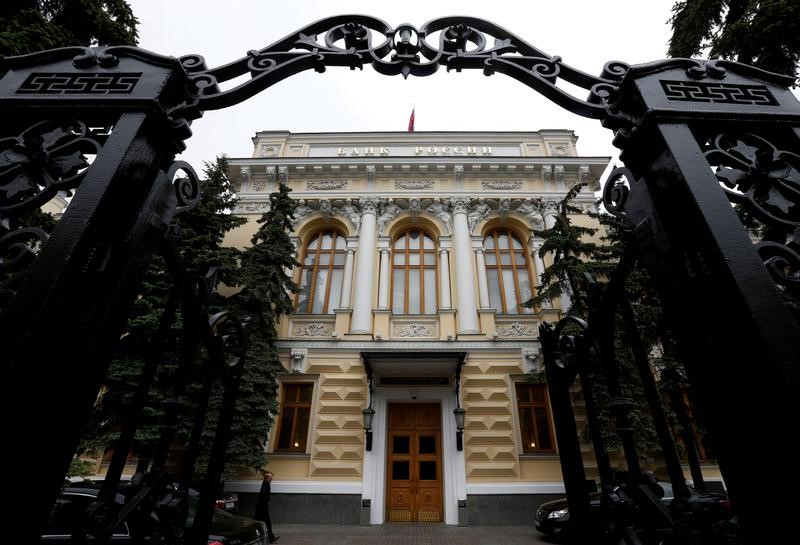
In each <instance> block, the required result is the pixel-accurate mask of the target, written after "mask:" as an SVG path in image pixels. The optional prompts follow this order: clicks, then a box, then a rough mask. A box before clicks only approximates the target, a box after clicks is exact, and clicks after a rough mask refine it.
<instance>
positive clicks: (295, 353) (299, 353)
mask: <svg viewBox="0 0 800 545" xmlns="http://www.w3.org/2000/svg"><path fill="white" fill-rule="evenodd" d="M307 357H308V348H292V352H291V360H289V366H290V369H289V371H291V372H292V373H302V372H304V371H305V364H306V358H307Z"/></svg>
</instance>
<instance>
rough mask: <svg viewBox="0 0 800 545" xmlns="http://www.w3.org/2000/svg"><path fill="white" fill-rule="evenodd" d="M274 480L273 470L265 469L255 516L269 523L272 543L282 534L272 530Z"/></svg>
mask: <svg viewBox="0 0 800 545" xmlns="http://www.w3.org/2000/svg"><path fill="white" fill-rule="evenodd" d="M271 482H272V472H271V471H264V480H263V481H261V490H259V491H258V499H257V500H256V514H255V516H254V517H253V518H255V519H256V520H260V521H262V522H264V523H265V524H266V525H267V537H269V542H270V543H275V542H276V541H278V540H279V539H280V537H281V536H276V535H275V533H274V532H273V531H272V520H270V517H269V499H270V495H271V494H272V490H271V488H270V483H271Z"/></svg>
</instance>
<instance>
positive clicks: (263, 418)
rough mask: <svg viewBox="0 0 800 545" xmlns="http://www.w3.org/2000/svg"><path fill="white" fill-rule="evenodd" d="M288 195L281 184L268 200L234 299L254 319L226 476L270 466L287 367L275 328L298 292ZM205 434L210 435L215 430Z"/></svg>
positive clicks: (244, 260)
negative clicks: (270, 436)
mask: <svg viewBox="0 0 800 545" xmlns="http://www.w3.org/2000/svg"><path fill="white" fill-rule="evenodd" d="M290 191H291V190H290V189H289V188H288V187H286V185H284V184H281V185H280V188H279V190H278V191H277V192H275V193H272V194H271V195H270V201H269V210H268V211H267V212H266V213H265V214H264V215H263V216H262V217H261V218H260V219H259V220H258V223H259V225H260V227H259V229H258V231H257V232H256V233H255V235H253V237H252V239H251V243H252V245H251V246H250V247H249V248H247V249H246V250H245V251H244V253H243V255H242V260H241V276H240V286H241V287H242V289H241V291H239V292H238V293H237V294H236V295H235V296H233V297H232V298H231V300H230V303H231V304H232V306H234V307H235V308H236V309H237V311H238V312H239V314H240V315H242V316H248V317H249V318H250V324H249V337H250V342H249V346H248V350H247V360H246V364H245V368H244V374H243V376H242V383H241V388H240V394H239V401H238V402H237V404H236V411H235V415H234V421H233V424H232V429H231V441H230V444H229V445H228V452H227V457H226V474H227V475H233V474H235V468H237V467H239V468H253V469H257V468H260V467H262V466H263V465H264V464H265V463H266V456H265V454H264V441H265V440H266V437H267V432H268V431H269V429H270V427H271V426H272V423H273V419H274V415H275V414H277V412H278V402H277V399H276V395H277V381H276V376H277V374H278V373H279V372H282V371H283V367H282V366H281V363H280V361H279V358H278V351H277V348H276V341H277V340H278V331H277V326H278V321H279V320H280V317H281V315H283V314H289V313H290V312H291V311H292V306H293V305H292V294H293V293H295V292H296V291H297V287H296V285H295V283H294V282H293V281H292V278H291V276H290V271H291V270H292V269H293V268H294V267H295V266H296V265H297V263H296V262H295V260H294V252H295V250H294V246H293V245H292V241H291V239H290V238H289V233H290V232H291V231H292V219H293V213H294V209H295V207H296V203H295V202H294V201H293V200H292V199H291V198H290V197H289V192H290ZM217 402H218V400H217ZM206 429H207V430H209V433H210V432H211V430H213V426H208V427H207V428H206ZM206 439H207V440H210V439H211V438H210V437H209V436H207V437H206ZM201 462H202V460H201Z"/></svg>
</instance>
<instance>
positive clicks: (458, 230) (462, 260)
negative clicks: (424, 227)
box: [450, 197, 480, 334]
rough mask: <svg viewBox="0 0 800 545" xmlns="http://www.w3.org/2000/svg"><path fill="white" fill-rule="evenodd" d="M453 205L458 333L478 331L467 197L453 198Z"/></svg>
mask: <svg viewBox="0 0 800 545" xmlns="http://www.w3.org/2000/svg"><path fill="white" fill-rule="evenodd" d="M450 202H451V203H452V205H453V250H454V251H455V253H456V257H455V267H456V293H457V294H458V333H459V334H470V333H472V334H474V333H480V327H479V326H478V308H477V306H476V304H475V289H474V285H475V284H474V281H475V265H474V263H475V259H474V257H473V253H472V238H471V237H470V235H469V223H468V221H467V210H468V209H469V199H466V198H463V197H462V198H455V199H451V201H450Z"/></svg>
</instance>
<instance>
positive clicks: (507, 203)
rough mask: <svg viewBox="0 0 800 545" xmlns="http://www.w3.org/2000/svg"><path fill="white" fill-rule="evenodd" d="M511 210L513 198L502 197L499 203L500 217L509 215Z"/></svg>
mask: <svg viewBox="0 0 800 545" xmlns="http://www.w3.org/2000/svg"><path fill="white" fill-rule="evenodd" d="M509 210H511V199H500V202H499V203H497V213H498V214H500V217H501V218H505V217H507V216H508V211H509Z"/></svg>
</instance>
